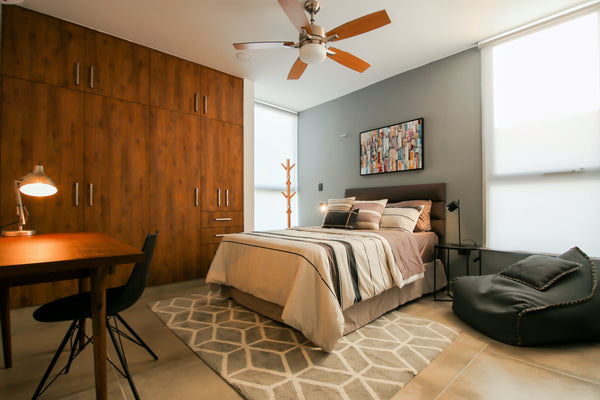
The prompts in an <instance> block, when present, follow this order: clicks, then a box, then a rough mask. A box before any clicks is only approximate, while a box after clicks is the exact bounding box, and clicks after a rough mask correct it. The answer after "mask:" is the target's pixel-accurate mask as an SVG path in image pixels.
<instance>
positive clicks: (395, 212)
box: [379, 205, 425, 233]
mask: <svg viewBox="0 0 600 400" xmlns="http://www.w3.org/2000/svg"><path fill="white" fill-rule="evenodd" d="M423 208H425V206H423V205H420V206H410V207H398V208H390V207H386V208H385V209H384V210H383V215H382V216H381V222H380V223H379V228H380V229H400V230H403V231H406V232H411V233H412V231H413V230H414V229H415V226H416V225H417V221H418V220H419V215H421V212H422V211H423Z"/></svg>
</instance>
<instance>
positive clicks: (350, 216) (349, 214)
mask: <svg viewBox="0 0 600 400" xmlns="http://www.w3.org/2000/svg"><path fill="white" fill-rule="evenodd" d="M358 211H359V210H352V211H327V214H325V219H324V220H323V225H322V226H323V228H337V229H354V228H355V227H356V217H358V214H359V212H358Z"/></svg>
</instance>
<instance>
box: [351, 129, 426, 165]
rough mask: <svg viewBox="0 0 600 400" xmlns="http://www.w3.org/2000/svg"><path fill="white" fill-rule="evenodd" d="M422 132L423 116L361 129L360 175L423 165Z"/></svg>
mask: <svg viewBox="0 0 600 400" xmlns="http://www.w3.org/2000/svg"><path fill="white" fill-rule="evenodd" d="M423 134H424V119H423V118H416V119H411V120H408V121H404V122H399V123H397V124H392V125H387V126H382V127H381V128H376V129H370V130H368V131H364V132H361V133H360V135H359V146H360V175H361V176H364V175H375V174H385V173H389V172H404V171H418V170H422V169H424V162H423V161H424V142H423Z"/></svg>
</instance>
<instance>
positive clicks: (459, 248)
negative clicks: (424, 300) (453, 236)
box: [433, 243, 483, 301]
mask: <svg viewBox="0 0 600 400" xmlns="http://www.w3.org/2000/svg"><path fill="white" fill-rule="evenodd" d="M482 249H483V247H481V246H475V245H470V244H462V245H458V244H450V243H449V244H438V245H436V246H435V250H434V253H435V258H434V261H433V300H435V301H452V295H451V294H450V270H451V266H450V252H452V251H455V252H456V253H457V254H458V255H461V256H466V257H467V275H470V272H471V271H470V264H471V262H470V260H471V253H472V252H474V251H475V252H477V257H476V258H475V259H474V260H473V261H474V262H477V263H479V275H481V250H482ZM438 259H441V260H443V263H444V272H445V273H446V279H447V280H448V284H447V285H446V295H447V297H448V298H443V299H440V298H438V294H437V261H438Z"/></svg>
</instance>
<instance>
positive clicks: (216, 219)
mask: <svg viewBox="0 0 600 400" xmlns="http://www.w3.org/2000/svg"><path fill="white" fill-rule="evenodd" d="M215 221H231V218H215Z"/></svg>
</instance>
